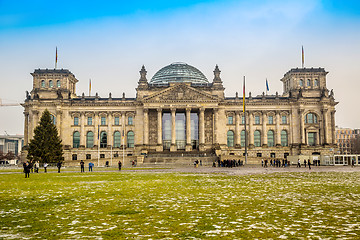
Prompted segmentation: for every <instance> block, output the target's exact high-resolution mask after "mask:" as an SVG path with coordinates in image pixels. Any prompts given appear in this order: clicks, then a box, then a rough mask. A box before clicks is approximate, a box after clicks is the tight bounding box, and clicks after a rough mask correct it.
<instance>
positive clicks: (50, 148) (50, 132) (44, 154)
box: [27, 109, 64, 163]
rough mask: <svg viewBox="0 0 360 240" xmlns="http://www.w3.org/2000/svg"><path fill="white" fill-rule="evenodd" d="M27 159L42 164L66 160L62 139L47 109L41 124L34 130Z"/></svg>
mask: <svg viewBox="0 0 360 240" xmlns="http://www.w3.org/2000/svg"><path fill="white" fill-rule="evenodd" d="M27 158H28V159H29V160H33V161H39V162H41V163H45V162H46V163H56V162H62V161H63V160H64V158H63V149H62V144H61V139H60V138H59V136H58V130H57V128H56V126H55V125H54V124H53V121H52V119H51V116H50V112H49V111H48V110H47V109H45V111H44V112H43V114H42V116H41V119H40V124H39V125H38V126H37V127H36V128H35V130H34V138H33V139H31V140H30V144H29V151H28V155H27Z"/></svg>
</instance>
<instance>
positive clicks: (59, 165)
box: [56, 162, 61, 173]
mask: <svg viewBox="0 0 360 240" xmlns="http://www.w3.org/2000/svg"><path fill="white" fill-rule="evenodd" d="M56 166H57V168H58V173H60V169H61V162H58V163H57V164H56Z"/></svg>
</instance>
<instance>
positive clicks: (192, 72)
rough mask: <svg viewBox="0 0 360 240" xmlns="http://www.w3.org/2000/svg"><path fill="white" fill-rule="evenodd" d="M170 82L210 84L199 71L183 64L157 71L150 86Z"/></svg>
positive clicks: (172, 65) (175, 64) (171, 65)
mask: <svg viewBox="0 0 360 240" xmlns="http://www.w3.org/2000/svg"><path fill="white" fill-rule="evenodd" d="M170 82H191V83H200V84H204V83H205V84H207V83H209V81H208V80H207V78H206V77H205V75H204V74H203V73H202V72H200V71H199V69H197V68H195V67H193V66H190V65H188V64H186V63H181V62H176V63H172V64H170V65H168V66H166V67H163V68H162V69H160V70H159V71H157V73H155V75H154V76H153V77H152V79H151V81H150V84H156V85H157V84H159V85H161V84H167V83H170Z"/></svg>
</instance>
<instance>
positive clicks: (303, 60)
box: [301, 46, 305, 68]
mask: <svg viewBox="0 0 360 240" xmlns="http://www.w3.org/2000/svg"><path fill="white" fill-rule="evenodd" d="M304 62H305V56H304V46H301V63H302V68H304Z"/></svg>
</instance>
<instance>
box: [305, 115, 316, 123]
mask: <svg viewBox="0 0 360 240" xmlns="http://www.w3.org/2000/svg"><path fill="white" fill-rule="evenodd" d="M305 123H317V115H316V114H315V113H308V114H306V117H305Z"/></svg>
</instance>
